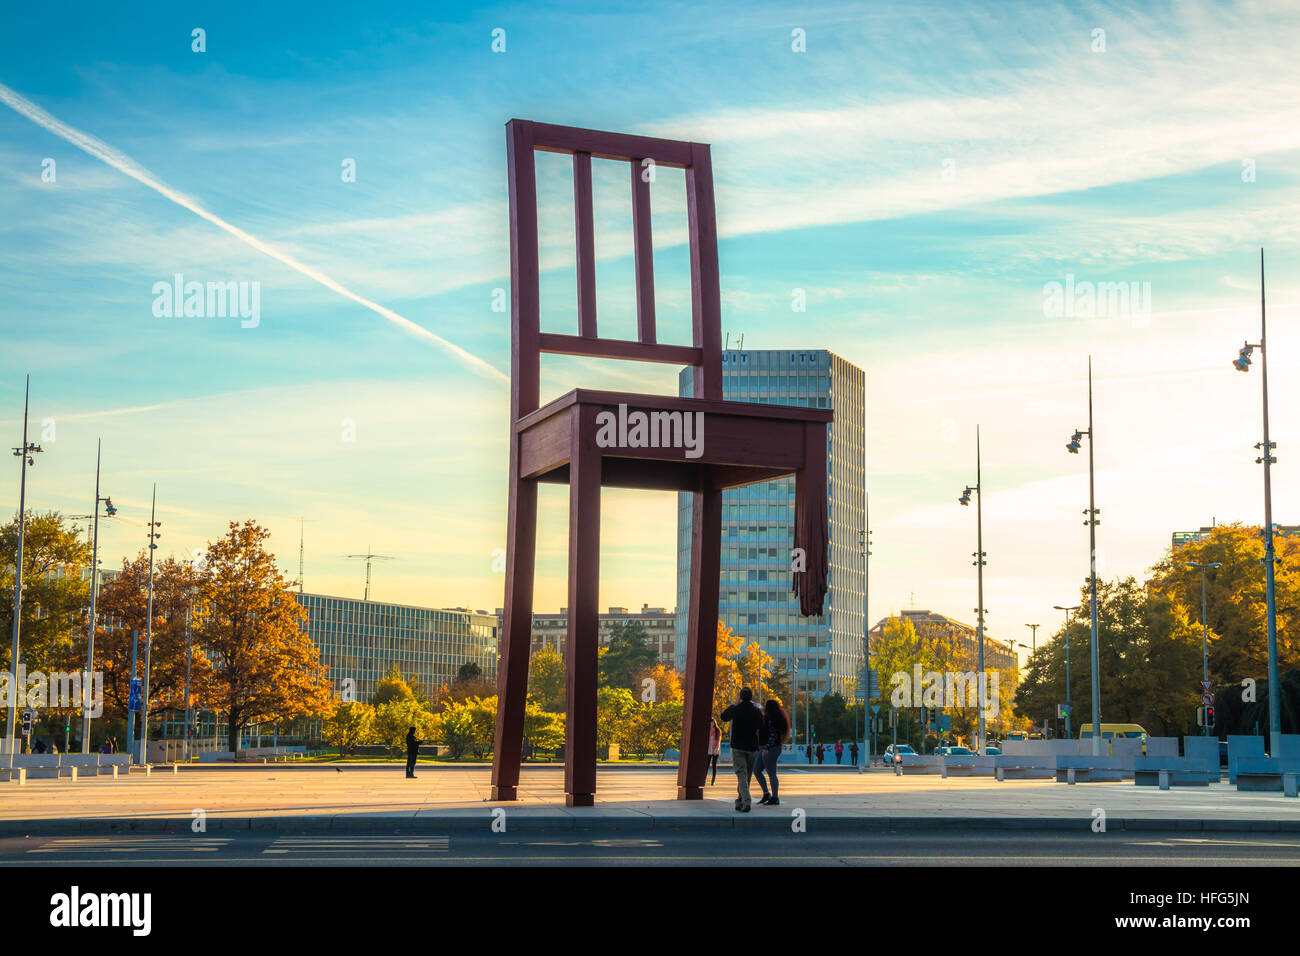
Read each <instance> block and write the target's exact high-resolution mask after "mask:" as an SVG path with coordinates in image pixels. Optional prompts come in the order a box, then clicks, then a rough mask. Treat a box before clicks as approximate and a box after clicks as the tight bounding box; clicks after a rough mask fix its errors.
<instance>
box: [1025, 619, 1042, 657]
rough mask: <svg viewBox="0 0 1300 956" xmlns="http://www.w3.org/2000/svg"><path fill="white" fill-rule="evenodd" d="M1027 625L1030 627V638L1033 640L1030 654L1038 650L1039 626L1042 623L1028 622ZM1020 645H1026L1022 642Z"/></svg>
mask: <svg viewBox="0 0 1300 956" xmlns="http://www.w3.org/2000/svg"><path fill="white" fill-rule="evenodd" d="M1025 627H1027V628H1029V632H1030V638H1029V639H1030V640H1031V641H1033V644H1032V646H1031V648H1030V654H1031V655H1032V654H1034V653H1036V652H1037V651H1038V628H1039V627H1040V625H1038V624H1026V625H1025ZM1020 646H1021V647H1024V646H1025V645H1023V644H1021V645H1020Z"/></svg>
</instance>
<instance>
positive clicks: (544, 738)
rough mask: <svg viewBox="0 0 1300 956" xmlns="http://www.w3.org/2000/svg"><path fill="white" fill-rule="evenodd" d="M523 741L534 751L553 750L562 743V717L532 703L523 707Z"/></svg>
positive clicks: (529, 702)
mask: <svg viewBox="0 0 1300 956" xmlns="http://www.w3.org/2000/svg"><path fill="white" fill-rule="evenodd" d="M524 739H525V740H527V741H528V743H529V744H531V745H532V748H533V750H534V751H537V750H555V749H556V748H558V747H560V746H561V745H563V743H564V715H563V714H556V713H552V712H550V711H547V710H543V709H542V708H541V706H540V705H539V704H537V703H536V702H534V701H531V700H530V701H528V703H527V704H525V705H524Z"/></svg>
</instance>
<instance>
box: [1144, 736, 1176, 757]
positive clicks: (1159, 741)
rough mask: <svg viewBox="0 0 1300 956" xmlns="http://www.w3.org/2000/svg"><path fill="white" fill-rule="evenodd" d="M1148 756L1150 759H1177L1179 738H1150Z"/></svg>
mask: <svg viewBox="0 0 1300 956" xmlns="http://www.w3.org/2000/svg"><path fill="white" fill-rule="evenodd" d="M1147 756H1148V757H1177V756H1178V738H1177V737H1148V738H1147Z"/></svg>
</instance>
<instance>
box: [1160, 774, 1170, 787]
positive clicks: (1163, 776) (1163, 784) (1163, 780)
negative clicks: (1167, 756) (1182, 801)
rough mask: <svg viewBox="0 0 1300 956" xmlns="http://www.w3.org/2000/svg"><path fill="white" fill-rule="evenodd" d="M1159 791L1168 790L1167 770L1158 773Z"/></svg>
mask: <svg viewBox="0 0 1300 956" xmlns="http://www.w3.org/2000/svg"><path fill="white" fill-rule="evenodd" d="M1160 789H1161V790H1168V789H1169V771H1168V770H1161V771H1160Z"/></svg>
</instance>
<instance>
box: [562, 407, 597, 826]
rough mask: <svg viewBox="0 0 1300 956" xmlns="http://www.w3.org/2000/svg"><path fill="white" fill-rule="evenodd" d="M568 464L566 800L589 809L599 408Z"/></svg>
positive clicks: (580, 422)
mask: <svg viewBox="0 0 1300 956" xmlns="http://www.w3.org/2000/svg"><path fill="white" fill-rule="evenodd" d="M572 425H573V457H572V460H571V462H570V465H569V643H568V648H567V651H566V653H565V658H566V660H565V663H566V664H567V665H568V677H567V687H568V720H567V731H568V734H567V736H568V743H567V745H566V747H565V751H564V802H565V803H566V804H567V805H568V806H571V807H589V806H591V805H592V803H593V801H594V800H595V794H596V658H597V653H596V652H597V650H598V648H599V647H600V617H599V615H600V608H599V607H598V606H597V602H598V600H599V589H600V464H601V463H600V449H599V448H597V447H596V441H595V434H596V425H595V412H594V410H592V409H590V408H583V409H581V410H580V411H579V413H578V414H576V415H574V416H573V418H572Z"/></svg>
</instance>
